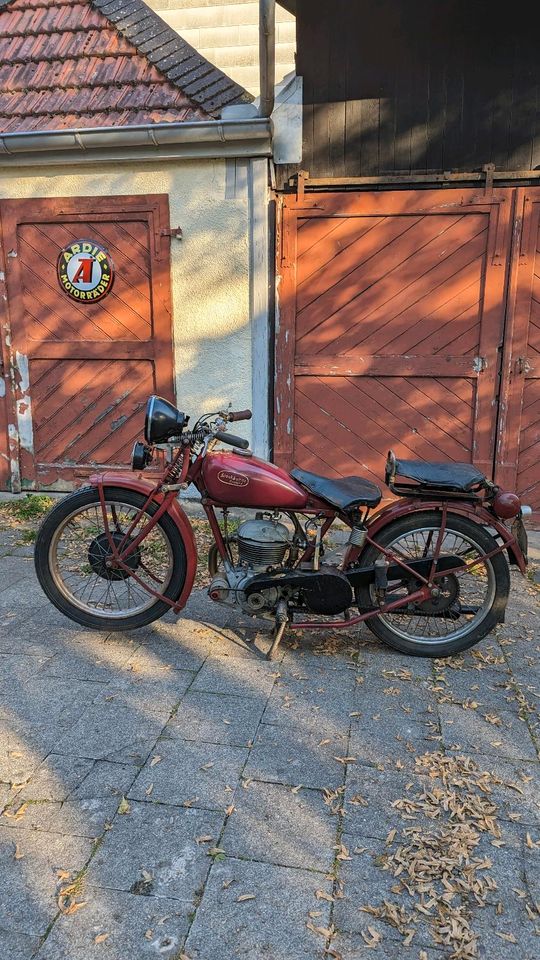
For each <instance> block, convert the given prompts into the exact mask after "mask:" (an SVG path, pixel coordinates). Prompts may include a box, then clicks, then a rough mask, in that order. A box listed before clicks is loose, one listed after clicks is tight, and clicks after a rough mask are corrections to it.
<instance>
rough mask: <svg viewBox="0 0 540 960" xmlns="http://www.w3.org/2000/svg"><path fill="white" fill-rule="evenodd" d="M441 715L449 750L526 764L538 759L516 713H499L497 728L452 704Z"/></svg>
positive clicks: (440, 710) (527, 733)
mask: <svg viewBox="0 0 540 960" xmlns="http://www.w3.org/2000/svg"><path fill="white" fill-rule="evenodd" d="M439 714H440V718H441V727H442V732H443V738H444V743H445V746H446V748H447V749H448V750H451V751H458V752H462V753H472V754H473V755H474V754H475V753H481V754H485V755H486V756H489V755H490V754H493V755H495V756H499V757H508V758H514V759H523V760H536V759H537V758H538V757H537V752H536V750H535V748H534V744H533V742H532V740H531V736H530V733H529V730H528V728H527V725H526V724H525V723H524V722H523V721H522V720H520V719H519V717H518V716H517V714H515V713H510V712H508V711H507V712H503V711H499V713H498V714H497V716H498V718H499V719H500V724H497V725H494V724H492V723H489V722H487V721H486V720H484V719H483V718H482V717H480V716H478V713H477V711H476V710H464V709H463V708H462V707H456V706H451V705H449V704H443V705H442V706H441V707H440V708H439Z"/></svg>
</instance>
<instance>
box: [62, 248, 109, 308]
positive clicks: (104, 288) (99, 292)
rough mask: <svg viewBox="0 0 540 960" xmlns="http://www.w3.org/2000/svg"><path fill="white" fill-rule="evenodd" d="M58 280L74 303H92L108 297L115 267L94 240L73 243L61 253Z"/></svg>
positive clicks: (105, 251)
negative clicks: (76, 301)
mask: <svg viewBox="0 0 540 960" xmlns="http://www.w3.org/2000/svg"><path fill="white" fill-rule="evenodd" d="M58 280H59V283H60V286H61V287H62V289H63V290H64V292H65V293H67V295H68V296H69V297H71V298H72V299H73V300H78V301H79V302H83V303H95V302H96V301H97V300H102V299H103V297H106V296H107V294H108V293H110V291H111V288H112V285H113V281H114V266H113V262H112V260H111V257H110V255H109V252H108V251H107V250H106V249H105V247H103V246H102V245H101V244H100V243H95V241H94V240H75V241H74V242H73V243H69V244H68V245H67V246H65V247H64V249H63V250H61V252H60V256H59V257H58Z"/></svg>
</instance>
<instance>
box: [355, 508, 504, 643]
mask: <svg viewBox="0 0 540 960" xmlns="http://www.w3.org/2000/svg"><path fill="white" fill-rule="evenodd" d="M440 526H441V514H440V513H439V512H438V511H426V512H425V513H417V514H413V515H412V516H409V517H403V518H401V519H400V520H396V521H395V522H394V523H391V524H389V525H388V526H387V527H384V528H383V529H382V530H381V531H380V532H379V533H378V534H377V537H376V540H377V542H378V543H380V545H381V546H383V547H385V548H386V549H389V550H391V551H392V553H394V554H396V555H397V556H399V557H400V558H401V559H402V560H404V561H405V562H407V561H408V560H417V559H421V558H429V557H431V556H433V551H434V550H435V547H436V544H437V538H438V534H439V531H440ZM496 549H497V542H496V541H495V540H494V539H493V537H492V536H491V535H490V534H489V533H488V532H487V531H486V530H485V528H484V527H481V526H480V525H479V524H476V523H474V522H471V521H469V520H467V519H466V518H464V517H460V516H456V515H449V516H448V518H447V522H446V529H445V533H444V538H443V543H442V548H441V556H444V555H445V554H446V555H450V556H459V557H460V558H461V559H462V560H463V563H464V564H465V563H467V564H472V562H473V561H475V560H477V561H478V563H476V564H474V565H471V566H469V567H468V568H467V569H465V570H463V571H462V572H461V573H449V574H448V576H446V577H444V578H441V579H440V580H439V581H438V583H437V586H438V588H439V591H440V592H439V595H438V596H437V597H432V598H431V599H430V600H426V601H424V602H422V603H411V604H408V605H406V606H404V607H400V608H399V609H397V610H394V611H391V612H389V613H381V614H379V616H377V617H372V618H371V619H369V620H367V621H366V623H367V626H368V627H369V628H370V630H372V632H373V633H374V634H375V635H376V636H377V637H379V638H380V639H381V640H383V641H384V642H385V643H388V644H389V645H390V646H392V647H395V648H396V649H397V650H401V651H402V652H403V653H408V654H411V655H412V656H419V657H448V656H451V655H452V654H454V653H459V652H460V651H462V650H466V649H468V647H472V646H473V645H474V644H475V643H478V641H479V640H481V639H482V638H483V637H485V636H486V634H488V633H489V632H490V631H491V630H493V628H494V627H495V625H496V624H497V623H499V622H500V621H501V620H502V619H503V617H504V611H505V608H506V603H507V600H508V593H509V590H510V575H509V570H508V563H507V561H506V557H505V556H504V554H502V553H499V554H497V555H496V556H495V557H491V558H489V559H485V560H483V559H482V558H484V557H485V556H486V554H489V553H490V552H491V551H492V550H496ZM380 556H381V554H380V552H379V551H378V550H377V549H376V548H375V547H373V546H371V545H368V547H367V548H366V550H364V552H363V554H362V556H361V558H360V560H359V564H360V565H361V566H362V567H365V566H371V565H372V564H373V563H374V562H375V560H376V559H377V558H378V557H380ZM420 586H422V584H421V582H420V581H418V580H416V579H415V578H414V577H412V576H407V574H406V573H404V576H403V578H402V579H401V580H399V581H393V582H391V583H389V585H388V590H387V593H386V598H385V601H384V602H385V603H391V602H393V601H394V600H398V599H401V598H402V597H404V598H405V597H406V596H407V594H411V593H413V592H414V591H415V590H418V589H419V587H420ZM356 602H357V604H358V606H359V607H360V608H361V609H363V610H365V609H373V608H375V607H377V606H378V605H379V601H378V598H377V595H376V591H375V587H374V585H373V584H370V585H368V586H362V587H360V588H358V589H357V591H356Z"/></svg>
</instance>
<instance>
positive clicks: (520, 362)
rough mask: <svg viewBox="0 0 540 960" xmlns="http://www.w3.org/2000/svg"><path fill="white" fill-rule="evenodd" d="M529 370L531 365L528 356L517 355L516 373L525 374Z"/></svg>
mask: <svg viewBox="0 0 540 960" xmlns="http://www.w3.org/2000/svg"><path fill="white" fill-rule="evenodd" d="M530 372H531V365H530V363H529V358H528V357H518V358H517V360H516V373H517V374H522V373H524V374H525V375H526V374H528V373H530Z"/></svg>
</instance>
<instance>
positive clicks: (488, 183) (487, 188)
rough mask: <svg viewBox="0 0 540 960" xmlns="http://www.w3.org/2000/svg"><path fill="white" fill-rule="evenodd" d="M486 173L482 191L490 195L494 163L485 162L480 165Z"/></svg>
mask: <svg viewBox="0 0 540 960" xmlns="http://www.w3.org/2000/svg"><path fill="white" fill-rule="evenodd" d="M482 170H483V171H484V173H485V175H486V184H485V187H484V193H485V194H486V196H487V197H490V196H491V195H492V193H493V175H494V173H495V164H494V163H485V164H484V166H483V167H482Z"/></svg>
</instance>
